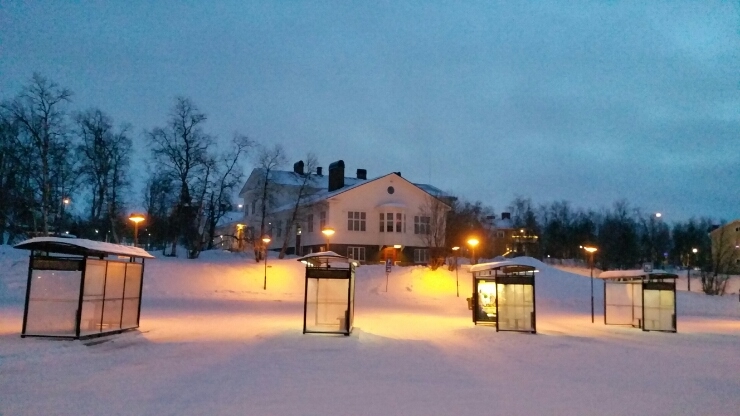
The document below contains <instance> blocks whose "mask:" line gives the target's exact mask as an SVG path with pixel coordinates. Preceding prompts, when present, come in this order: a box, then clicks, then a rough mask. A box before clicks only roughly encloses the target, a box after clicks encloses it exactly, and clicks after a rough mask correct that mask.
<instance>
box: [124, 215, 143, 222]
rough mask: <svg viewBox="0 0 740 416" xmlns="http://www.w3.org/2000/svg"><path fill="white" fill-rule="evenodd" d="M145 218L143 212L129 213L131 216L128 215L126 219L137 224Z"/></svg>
mask: <svg viewBox="0 0 740 416" xmlns="http://www.w3.org/2000/svg"><path fill="white" fill-rule="evenodd" d="M145 219H146V217H145V216H144V214H131V216H130V217H128V220H129V221H131V222H133V223H134V224H138V223H140V222H142V221H144V220H145Z"/></svg>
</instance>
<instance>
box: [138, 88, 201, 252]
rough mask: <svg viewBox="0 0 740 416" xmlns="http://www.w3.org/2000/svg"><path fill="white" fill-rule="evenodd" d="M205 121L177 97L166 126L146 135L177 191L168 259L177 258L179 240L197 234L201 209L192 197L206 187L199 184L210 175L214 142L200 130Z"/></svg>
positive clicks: (193, 105)
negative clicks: (209, 153)
mask: <svg viewBox="0 0 740 416" xmlns="http://www.w3.org/2000/svg"><path fill="white" fill-rule="evenodd" d="M205 121H206V115H205V114H203V113H201V112H200V111H199V110H198V108H197V107H196V106H195V104H193V102H192V101H190V99H188V98H185V97H177V98H176V99H175V105H174V106H173V108H172V111H171V112H170V118H169V120H168V123H167V126H166V127H164V128H160V127H157V128H155V129H153V130H152V131H151V132H149V133H148V136H149V139H150V140H151V146H152V153H153V155H154V158H155V160H156V161H157V162H158V163H159V164H160V165H161V167H162V168H163V169H162V170H163V171H164V172H165V173H166V174H168V175H170V177H171V178H172V180H173V181H174V182H175V183H176V184H177V187H178V188H179V196H178V201H177V205H176V206H175V210H174V212H173V213H172V217H173V218H172V220H173V224H174V226H175V228H176V229H177V233H176V234H175V236H174V237H173V240H172V249H171V251H170V253H169V255H170V256H176V255H177V239H178V237H184V238H187V237H189V236H192V235H194V234H197V232H196V230H194V229H196V227H197V225H198V224H197V215H198V213H199V212H200V211H201V209H202V208H201V207H200V206H195V205H194V204H193V202H194V201H193V195H194V193H195V191H196V190H195V187H196V186H198V185H200V186H205V185H203V182H202V181H203V179H204V178H205V177H206V176H207V175H208V174H210V168H211V166H210V164H209V156H208V150H209V148H210V146H211V144H212V143H213V139H212V138H211V136H209V135H208V134H206V133H205V132H204V131H203V128H202V125H203V123H205Z"/></svg>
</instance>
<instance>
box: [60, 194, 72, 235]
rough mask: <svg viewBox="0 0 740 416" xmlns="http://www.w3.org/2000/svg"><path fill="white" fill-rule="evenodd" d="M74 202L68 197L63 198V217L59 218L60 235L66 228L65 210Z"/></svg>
mask: <svg viewBox="0 0 740 416" xmlns="http://www.w3.org/2000/svg"><path fill="white" fill-rule="evenodd" d="M70 202H72V201H71V200H70V199H69V197H68V196H65V197H64V198H62V209H61V211H62V212H61V215H60V216H59V230H58V231H59V235H61V234H62V228H64V208H65V207H66V206H67V205H69V203H70Z"/></svg>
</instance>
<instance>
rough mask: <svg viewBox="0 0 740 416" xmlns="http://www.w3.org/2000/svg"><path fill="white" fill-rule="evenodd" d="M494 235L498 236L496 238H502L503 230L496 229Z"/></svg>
mask: <svg viewBox="0 0 740 416" xmlns="http://www.w3.org/2000/svg"><path fill="white" fill-rule="evenodd" d="M496 237H498V238H504V232H503V231H496Z"/></svg>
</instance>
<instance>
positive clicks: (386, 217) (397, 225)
mask: <svg viewBox="0 0 740 416" xmlns="http://www.w3.org/2000/svg"><path fill="white" fill-rule="evenodd" d="M393 230H395V231H396V232H397V233H405V232H406V216H405V215H404V214H402V213H400V212H395V213H394V212H388V213H383V212H381V213H380V232H381V233H383V232H389V233H392V232H393Z"/></svg>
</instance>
